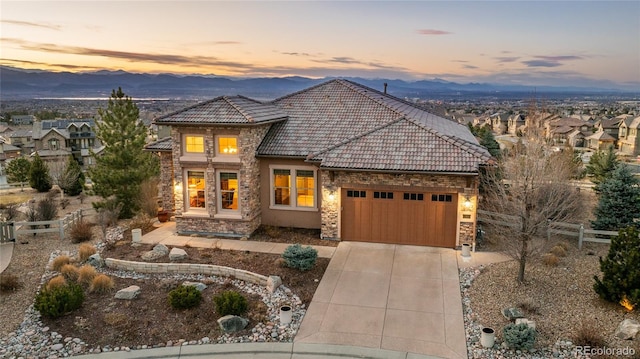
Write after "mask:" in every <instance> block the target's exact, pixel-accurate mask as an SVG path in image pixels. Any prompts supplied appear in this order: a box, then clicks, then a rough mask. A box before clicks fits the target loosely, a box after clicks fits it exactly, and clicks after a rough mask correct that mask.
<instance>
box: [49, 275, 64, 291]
mask: <svg viewBox="0 0 640 359" xmlns="http://www.w3.org/2000/svg"><path fill="white" fill-rule="evenodd" d="M66 285H67V280H66V279H65V278H64V276H62V275H58V276H55V277H53V278H51V279H49V281H48V282H47V285H45V290H53V289H55V288H60V287H64V286H66Z"/></svg>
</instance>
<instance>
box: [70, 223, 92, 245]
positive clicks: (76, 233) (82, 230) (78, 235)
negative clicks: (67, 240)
mask: <svg viewBox="0 0 640 359" xmlns="http://www.w3.org/2000/svg"><path fill="white" fill-rule="evenodd" d="M92 227H93V224H92V223H90V222H88V221H84V220H79V221H77V222H76V223H74V224H73V226H71V233H70V234H71V242H72V243H82V242H88V241H90V240H92V239H93V229H92Z"/></svg>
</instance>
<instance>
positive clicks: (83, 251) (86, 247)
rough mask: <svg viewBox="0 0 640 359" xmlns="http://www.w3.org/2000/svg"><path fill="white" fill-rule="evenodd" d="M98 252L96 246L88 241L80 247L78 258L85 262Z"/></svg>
mask: <svg viewBox="0 0 640 359" xmlns="http://www.w3.org/2000/svg"><path fill="white" fill-rule="evenodd" d="M96 252H97V250H96V247H94V246H92V245H90V244H87V243H83V244H81V245H80V247H79V248H78V259H79V260H80V262H85V261H86V260H87V259H89V257H91V256H92V255H94V254H96Z"/></svg>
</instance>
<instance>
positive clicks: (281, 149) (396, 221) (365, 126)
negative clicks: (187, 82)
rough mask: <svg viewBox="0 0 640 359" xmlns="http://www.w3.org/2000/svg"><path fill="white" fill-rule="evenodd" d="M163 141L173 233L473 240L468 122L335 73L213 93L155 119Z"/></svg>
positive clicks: (475, 150) (474, 176)
mask: <svg viewBox="0 0 640 359" xmlns="http://www.w3.org/2000/svg"><path fill="white" fill-rule="evenodd" d="M155 123H156V124H158V125H167V126H171V137H169V138H165V139H161V140H159V141H157V142H155V143H153V144H150V145H149V146H147V149H148V150H150V151H154V152H157V153H158V154H159V156H160V159H161V176H162V181H161V183H162V186H161V191H162V195H161V196H162V201H163V206H164V208H165V209H168V208H173V209H174V213H175V217H176V228H177V231H178V232H179V233H182V234H190V233H191V234H193V233H201V234H213V235H226V236H236V237H244V236H249V235H251V233H252V232H253V231H254V230H256V228H258V226H260V225H261V224H262V225H272V226H282V227H297V228H315V229H320V232H321V238H324V239H341V240H352V241H367V242H383V243H399V244H414V245H429V246H440V247H449V248H452V247H455V246H457V245H460V244H461V243H470V242H472V241H473V239H474V234H475V223H476V222H475V221H476V204H477V196H478V171H479V167H480V166H482V165H484V164H486V163H489V162H490V161H491V160H492V159H491V156H490V155H489V153H488V151H487V150H486V148H484V147H482V146H480V145H479V144H478V141H477V140H476V139H475V138H474V137H473V135H472V134H471V132H470V131H469V129H468V128H467V127H466V126H464V125H460V124H458V123H456V122H454V121H452V120H448V119H444V118H442V117H439V116H436V115H434V114H432V113H429V112H427V111H425V110H424V109H421V108H419V107H416V106H415V105H414V104H412V103H409V102H406V101H404V100H401V99H398V98H395V97H393V96H390V95H387V94H384V93H382V92H379V91H376V90H374V89H371V88H368V87H365V86H362V85H360V84H357V83H354V82H351V81H347V80H341V79H338V80H332V81H329V82H325V83H322V84H319V85H317V86H314V87H311V88H308V89H305V90H302V91H299V92H296V93H293V94H290V95H287V96H284V97H281V98H279V99H276V100H274V101H271V102H259V101H255V100H252V99H250V98H247V97H243V96H231V97H226V96H225V97H218V98H215V99H213V100H210V101H206V102H203V103H200V104H197V105H194V106H191V107H188V108H185V109H183V110H180V111H177V112H174V113H172V114H169V115H166V116H162V117H159V118H157V119H156V120H155Z"/></svg>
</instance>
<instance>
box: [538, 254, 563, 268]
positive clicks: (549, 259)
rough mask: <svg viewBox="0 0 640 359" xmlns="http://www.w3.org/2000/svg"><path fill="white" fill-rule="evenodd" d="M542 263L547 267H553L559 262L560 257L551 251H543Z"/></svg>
mask: <svg viewBox="0 0 640 359" xmlns="http://www.w3.org/2000/svg"><path fill="white" fill-rule="evenodd" d="M542 263H544V264H545V265H547V266H549V267H555V266H557V265H558V263H560V258H558V256H556V255H555V254H553V253H545V254H543V255H542Z"/></svg>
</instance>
